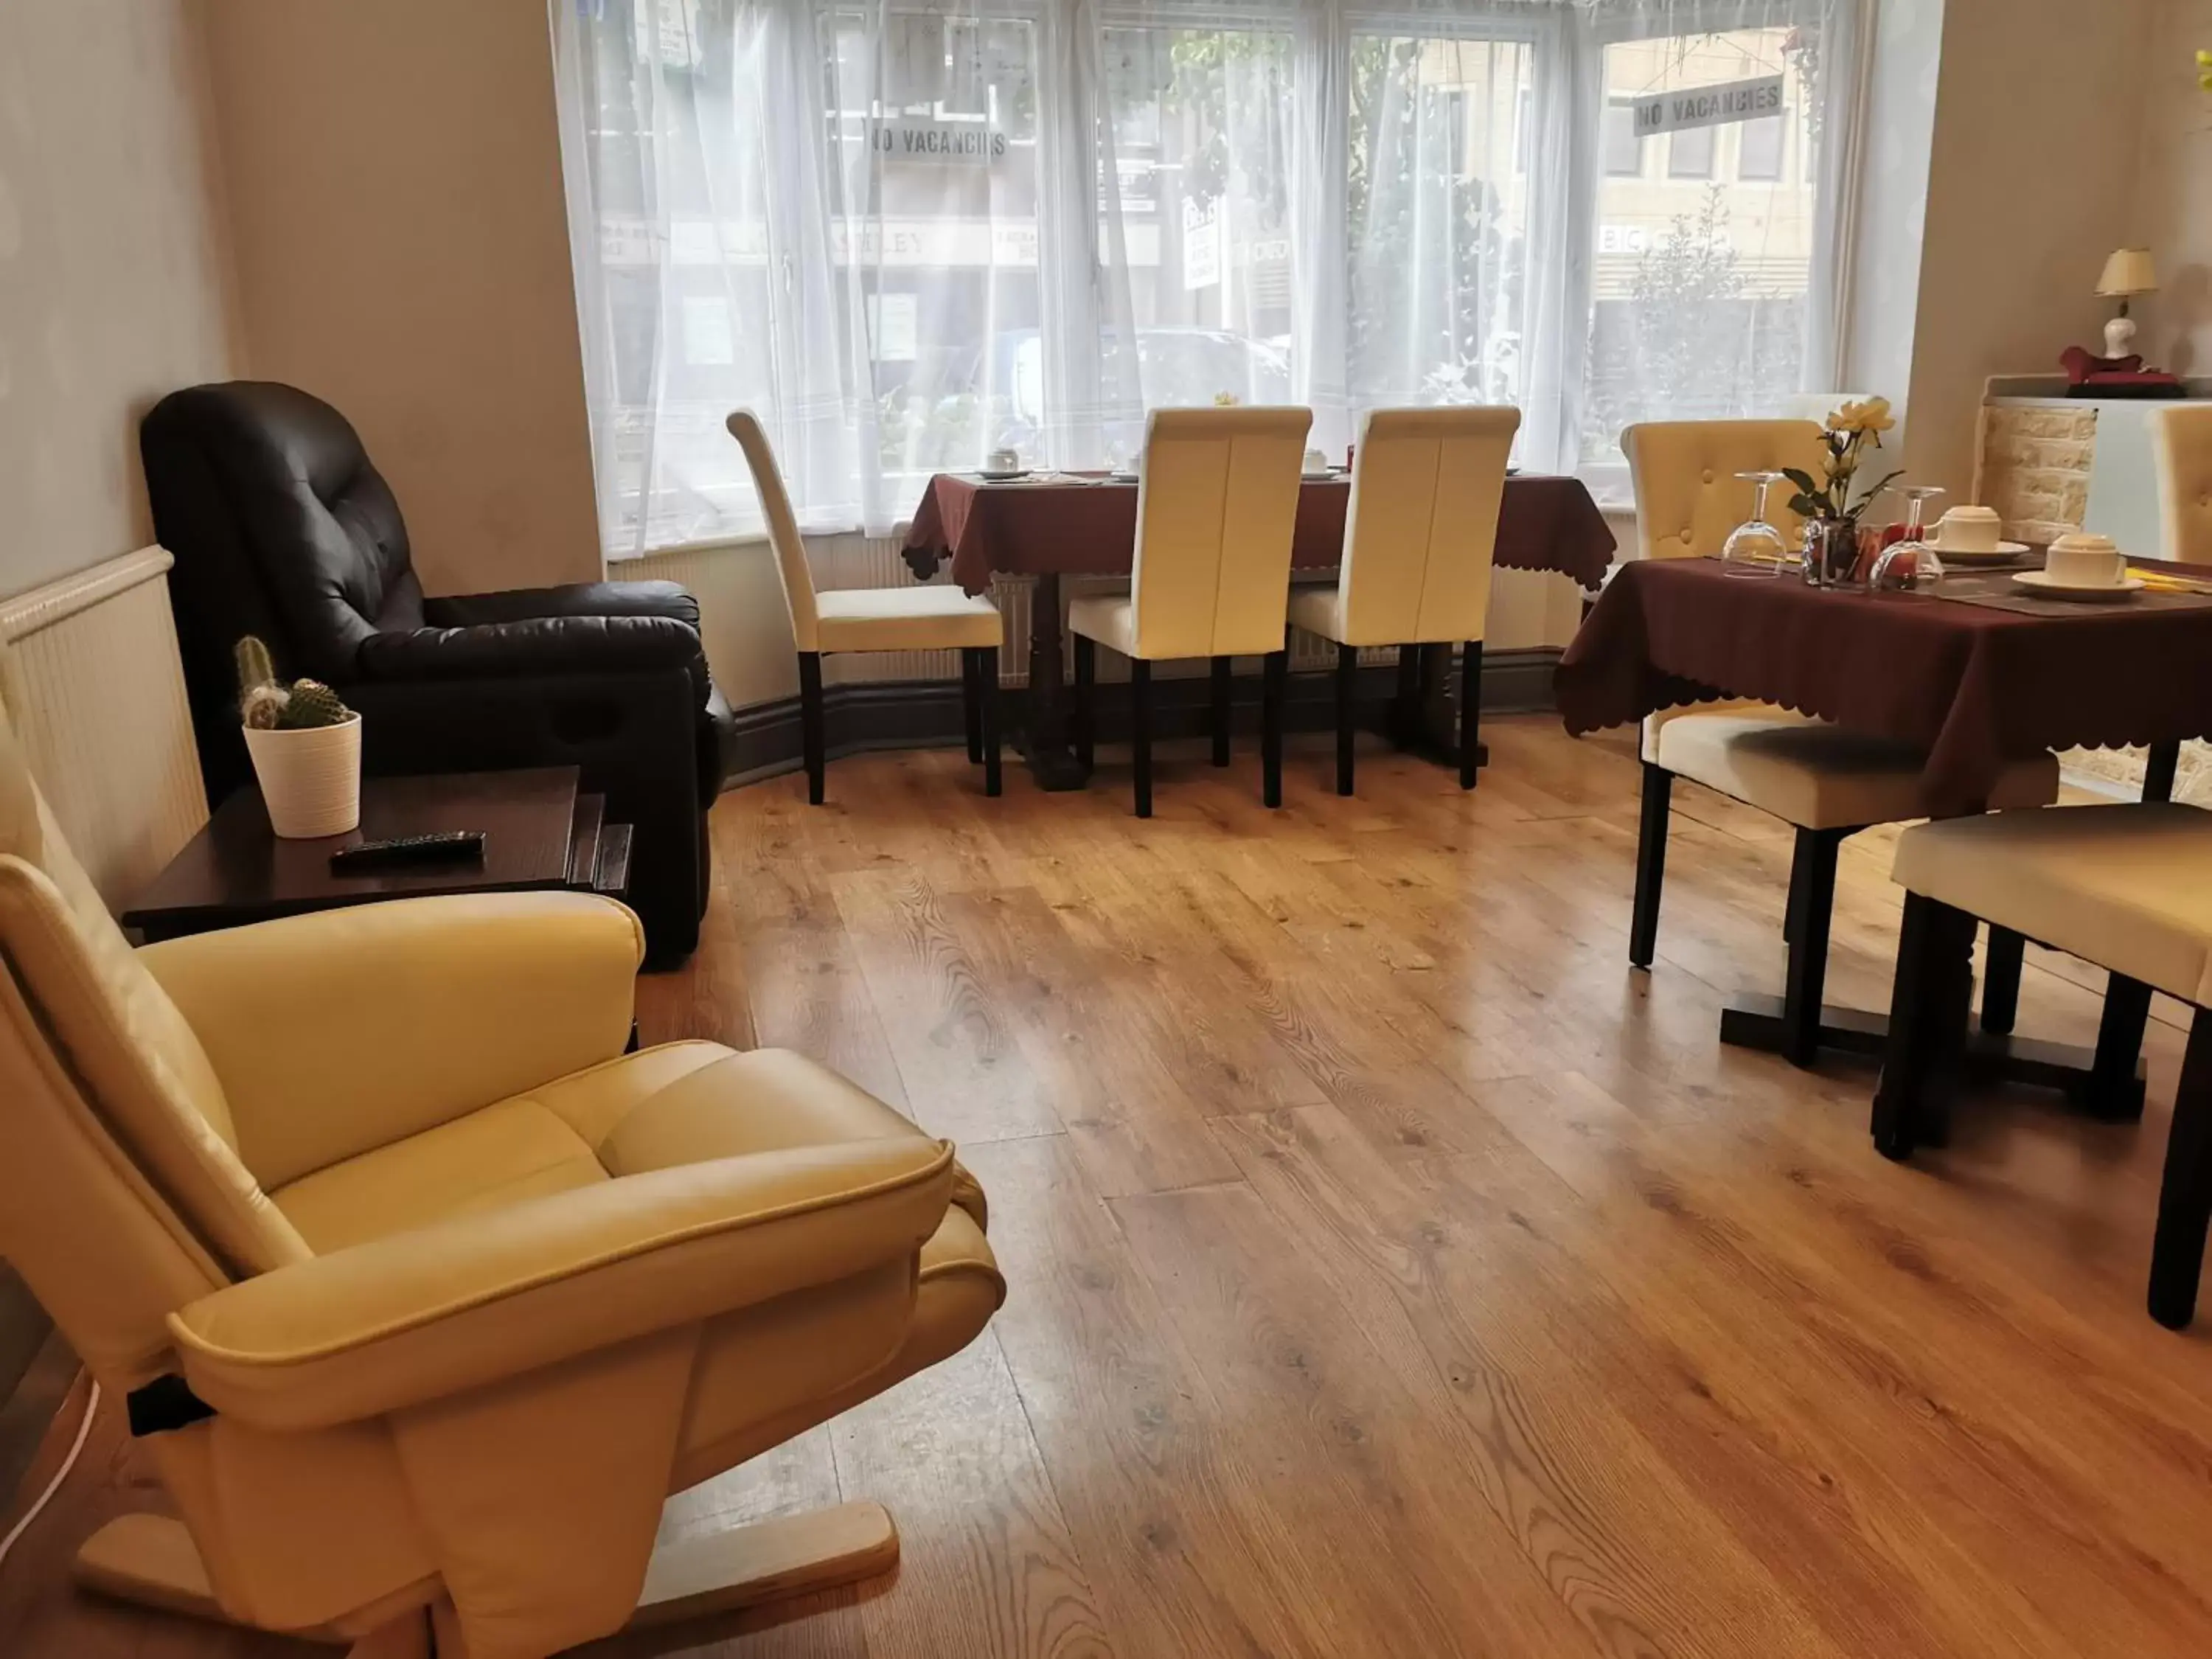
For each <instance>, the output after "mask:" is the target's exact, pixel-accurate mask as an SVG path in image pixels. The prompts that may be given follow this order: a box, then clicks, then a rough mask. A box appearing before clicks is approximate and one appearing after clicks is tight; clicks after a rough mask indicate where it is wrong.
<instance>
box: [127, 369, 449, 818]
mask: <svg viewBox="0 0 2212 1659" xmlns="http://www.w3.org/2000/svg"><path fill="white" fill-rule="evenodd" d="M138 451H139V455H140V458H141V459H142V460H143V463H144V465H145V468H146V494H147V498H148V500H149V502H150V504H151V505H152V507H153V509H154V533H155V537H156V538H158V539H159V540H160V542H161V545H162V546H163V547H166V548H167V549H168V550H169V551H170V552H171V553H172V554H173V555H174V556H175V559H176V562H175V564H174V565H173V566H172V567H171V568H170V571H169V599H170V603H171V605H172V607H173V609H174V611H175V612H176V618H177V643H178V647H179V651H180V653H181V654H182V657H183V659H184V666H185V686H186V690H188V692H189V693H190V696H191V707H192V723H193V727H194V730H195V731H196V732H197V736H198V740H199V749H200V768H201V770H202V772H203V773H204V775H205V777H206V780H207V794H208V799H210V800H211V801H213V800H221V799H222V798H223V797H224V796H225V795H227V794H228V793H230V792H231V790H232V789H234V788H235V787H237V786H238V785H239V784H240V783H242V782H244V781H246V778H247V777H248V776H249V775H250V772H251V769H250V767H249V765H248V763H247V761H246V745H245V743H244V741H243V739H241V738H240V736H239V727H238V720H237V718H236V713H235V710H236V705H237V702H238V686H237V671H236V670H235V669H234V667H233V665H232V656H231V653H232V650H233V648H234V647H235V646H236V645H237V643H238V641H239V639H240V636H241V635H246V634H256V635H259V636H260V637H261V638H262V639H263V640H264V641H266V642H267V644H268V647H269V650H270V655H271V656H272V657H273V658H275V659H276V670H277V671H278V672H279V673H281V674H284V675H287V676H289V675H295V674H311V675H313V676H314V678H317V679H319V680H326V681H329V682H330V683H331V684H334V685H343V684H345V683H346V682H347V681H349V680H350V679H353V678H356V669H355V659H356V654H357V653H358V652H359V650H360V647H361V642H362V641H363V640H365V639H367V638H368V636H369V635H372V634H375V633H379V632H381V631H384V630H387V629H412V628H420V627H421V626H422V586H421V584H420V583H419V582H417V581H416V577H415V569H414V562H413V557H412V555H411V554H410V550H409V548H408V543H407V526H406V522H405V520H403V519H402V518H401V517H400V515H399V503H398V501H396V500H395V499H393V496H392V490H391V489H390V487H389V486H387V485H386V483H385V482H384V478H383V476H382V475H381V474H380V473H379V472H378V471H377V470H376V468H375V467H374V465H371V464H370V461H369V459H368V452H367V451H366V450H365V449H363V448H362V442H361V437H360V435H359V434H357V433H356V432H355V431H354V429H353V428H352V427H351V426H350V425H349V424H348V423H347V421H346V418H345V416H343V415H341V414H339V413H338V412H337V410H335V409H332V408H331V406H330V405H329V404H326V403H325V402H323V401H322V400H321V399H320V398H313V397H310V396H309V395H308V394H307V393H306V392H301V391H300V390H298V389H297V388H296V387H293V386H280V385H276V384H275V383H274V382H269V381H252V380H237V381H232V382H229V383H228V384H225V385H221V386H192V387H190V388H188V389H187V390H185V391H183V392H171V393H170V394H169V395H168V396H167V397H166V398H162V399H161V402H159V403H158V404H155V405H154V407H153V410H151V411H150V412H149V414H148V415H147V416H146V418H145V420H144V421H143V422H141V424H140V426H139V428H138Z"/></svg>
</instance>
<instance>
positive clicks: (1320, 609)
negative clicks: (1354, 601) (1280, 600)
mask: <svg viewBox="0 0 2212 1659" xmlns="http://www.w3.org/2000/svg"><path fill="white" fill-rule="evenodd" d="M1290 618H1291V627H1293V628H1303V629H1305V630H1306V632H1307V633H1309V634H1318V635H1321V637H1322V638H1323V639H1325V640H1334V641H1336V642H1337V643H1338V644H1339V645H1354V644H1357V645H1397V644H1401V643H1403V641H1397V640H1347V639H1346V638H1345V626H1346V623H1345V619H1344V590H1343V589H1342V588H1340V587H1339V586H1336V585H1335V584H1334V582H1332V583H1331V584H1329V586H1327V587H1294V588H1292V589H1291V607H1290Z"/></svg>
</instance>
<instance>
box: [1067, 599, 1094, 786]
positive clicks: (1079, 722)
mask: <svg viewBox="0 0 2212 1659" xmlns="http://www.w3.org/2000/svg"><path fill="white" fill-rule="evenodd" d="M1073 643H1074V648H1075V706H1074V707H1073V708H1072V709H1070V710H1069V711H1068V712H1069V717H1070V718H1069V720H1068V724H1069V725H1070V726H1073V728H1074V730H1073V732H1070V733H1069V736H1071V737H1072V738H1073V739H1074V742H1075V763H1076V764H1077V765H1079V766H1080V767H1081V768H1082V769H1083V770H1084V772H1085V775H1088V774H1089V773H1090V771H1091V769H1092V767H1093V766H1095V765H1096V764H1097V726H1095V725H1094V724H1093V721H1094V720H1095V719H1096V716H1095V714H1094V713H1093V710H1092V707H1091V705H1092V700H1093V698H1094V696H1095V694H1096V693H1097V687H1098V647H1097V643H1096V642H1095V641H1091V640H1089V639H1086V638H1085V637H1084V636H1083V635H1080V634H1078V635H1075V637H1074V641H1073Z"/></svg>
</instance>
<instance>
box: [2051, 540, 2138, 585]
mask: <svg viewBox="0 0 2212 1659" xmlns="http://www.w3.org/2000/svg"><path fill="white" fill-rule="evenodd" d="M2043 571H2044V574H2045V575H2047V576H2049V577H2050V578H2051V580H2053V581H2055V582H2059V583H2063V585H2064V586H2068V587H2118V586H2119V585H2120V584H2121V583H2122V582H2124V581H2125V580H2127V575H2128V556H2127V555H2126V554H2124V553H2123V552H2121V551H2120V550H2119V548H2118V545H2117V544H2115V543H2114V542H2113V540H2112V538H2111V537H2110V536H2099V535H2093V534H2092V533H2090V532H2087V531H2080V530H2076V531H2071V532H2068V533H2067V534H2065V535H2063V536H2061V537H2060V538H2058V539H2057V541H2055V542H2053V543H2051V550H2050V552H2049V553H2048V554H2047V555H2046V556H2045V558H2044V561H2043Z"/></svg>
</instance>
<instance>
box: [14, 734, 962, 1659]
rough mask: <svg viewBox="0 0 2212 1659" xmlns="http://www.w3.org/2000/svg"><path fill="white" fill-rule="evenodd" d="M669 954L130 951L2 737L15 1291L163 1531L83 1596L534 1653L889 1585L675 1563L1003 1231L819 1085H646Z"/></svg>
mask: <svg viewBox="0 0 2212 1659" xmlns="http://www.w3.org/2000/svg"><path fill="white" fill-rule="evenodd" d="M640 955H641V931H640V928H639V926H638V921H637V919H636V917H635V916H634V915H631V914H630V913H629V910H627V909H626V908H623V906H621V905H618V904H617V903H615V902H612V901H611V900H609V899H605V898H599V897H596V896H591V895H587V894H578V893H501V894H485V895H477V896H468V897H455V898H422V899H406V900H399V901H396V902H385V903H377V904H364V905H360V906H357V907H355V908H348V909H341V910H332V911H326V912H324V913H322V914H319V915H305V916H295V917H291V918H289V919H286V920H283V921H270V922H264V923H261V924H259V925H257V926H253V927H236V928H232V929H228V930H227V931H223V932H218V933H203V934H199V935H197V936H196V937H193V938H189V939H175V940H172V941H169V942H167V943H164V944H160V945H148V946H146V947H144V948H143V949H140V950H133V949H132V948H131V945H129V944H127V943H126V942H125V939H124V937H123V934H122V933H121V932H120V931H118V928H117V927H116V926H115V924H114V922H113V921H111V920H110V919H109V917H108V914H107V912H106V909H105V908H103V907H102V905H101V903H100V897H99V895H98V894H97V893H96V892H94V890H93V888H92V885H91V884H90V882H89V881H88V880H87V878H86V877H85V874H84V872H83V870H82V868H81V867H80V866H78V865H77V863H76V860H75V859H73V858H72V857H71V856H70V850H69V848H68V847H67V846H66V845H65V844H64V841H63V839H62V837H61V836H60V834H59V832H58V829H56V827H55V824H54V821H53V819H52V816H51V815H50V814H49V813H48V812H47V811H46V806H45V804H44V802H43V801H42V800H41V799H40V797H39V792H38V789H37V787H36V786H35V784H34V783H33V781H32V779H31V776H30V774H29V772H28V771H27V769H26V768H25V766H24V763H23V761H22V757H21V751H20V750H18V748H17V747H16V745H15V741H14V739H13V738H12V736H11V735H10V734H9V732H8V729H7V726H6V724H5V721H4V720H0V1145H4V1146H5V1147H6V1149H7V1150H6V1153H5V1155H4V1156H0V1254H4V1255H5V1256H6V1258H7V1260H8V1261H9V1262H10V1263H11V1264H12V1265H13V1266H14V1267H15V1269H16V1271H17V1272H19V1273H21V1275H22V1277H23V1279H24V1280H25V1282H26V1283H27V1285H29V1286H30V1288H31V1291H33V1294H34V1295H35V1296H36V1297H38V1299H39V1301H40V1304H41V1305H42V1306H44V1308H45V1309H46V1311H47V1312H48V1313H49V1314H50V1315H51V1316H52V1318H53V1320H54V1322H55V1323H56V1324H57V1325H58V1327H59V1328H60V1329H61V1331H62V1334H64V1336H65V1337H66V1338H67V1339H68V1340H69V1343H70V1346H72V1347H73V1348H74V1349H75V1350H76V1352H77V1353H78V1354H79V1355H81V1356H82V1358H83V1362H84V1364H85V1365H86V1367H87V1369H88V1370H89V1371H90V1372H91V1374H92V1376H93V1377H94V1380H95V1381H96V1382H97V1383H99V1384H100V1387H101V1388H102V1389H104V1390H106V1392H107V1394H108V1395H110V1396H111V1397H112V1398H114V1399H116V1400H118V1401H123V1402H124V1403H125V1407H126V1413H127V1419H128V1422H129V1425H130V1429H131V1433H132V1434H133V1435H134V1436H135V1437H137V1438H138V1443H139V1446H140V1448H141V1449H142V1450H143V1452H144V1454H146V1455H147V1457H148V1458H149V1461H150V1463H151V1466H152V1468H153V1469H154V1471H155V1474H157V1475H158V1476H159V1478H160V1480H161V1484H162V1485H163V1486H165V1487H166V1488H167V1496H168V1498H169V1499H170V1501H171V1503H172V1504H173V1506H174V1516H175V1518H170V1517H169V1516H157V1515H152V1514H134V1515H125V1516H120V1517H118V1518H117V1519H114V1520H112V1521H109V1522H107V1523H106V1525H105V1526H103V1527H102V1528H100V1530H99V1531H98V1532H97V1533H95V1534H94V1535H93V1537H92V1538H91V1539H90V1540H89V1541H88V1542H87V1543H86V1544H85V1545H84V1546H83V1547H82V1550H81V1551H80V1553H79V1554H78V1556H77V1559H76V1576H77V1577H78V1579H79V1581H80V1582H81V1583H83V1584H85V1585H86V1586H87V1587H88V1588H91V1589H96V1590H99V1591H101V1592H103V1593H106V1594H108V1595H114V1596H118V1597H120V1598H122V1599H125V1600H128V1601H136V1602H140V1603H143V1604H145V1605H148V1606H150V1607H156V1608H159V1609H161V1610H163V1611H165V1612H169V1613H186V1614H192V1615H197V1616H199V1617H202V1618H206V1619H213V1620H223V1621H226V1622H228V1623H231V1624H234V1625H240V1626H251V1627H253V1628H256V1629H260V1630H269V1631H283V1632H295V1633H299V1634H302V1635H306V1636H307V1637H309V1638H311V1639H315V1640H320V1641H325V1642H334V1643H337V1644H340V1645H343V1644H347V1643H352V1644H355V1645H354V1647H353V1653H354V1654H355V1656H356V1659H428V1656H430V1655H431V1654H433V1653H435V1654H436V1655H437V1656H438V1659H545V1656H547V1655H550V1654H553V1653H556V1652H558V1651H562V1650H566V1649H568V1648H569V1647H572V1646H574V1645H575V1644H579V1643H581V1642H585V1641H587V1640H590V1639H592V1638H597V1637H600V1636H604V1635H607V1634H609V1633H611V1632H614V1631H616V1630H618V1629H621V1628H623V1626H626V1625H629V1624H633V1623H652V1622H659V1621H662V1620H670V1619H676V1618H684V1617H689V1616H691V1615H693V1614H695V1613H704V1612H710V1611H719V1610H721V1609H724V1608H727V1607H733V1606H739V1605H744V1604H745V1603H747V1602H750V1601H764V1600H769V1599H772V1598H774V1597H775V1596H778V1595H787V1594H792V1593H794V1592H796V1591H799V1590H802V1589H810V1588H820V1587H822V1586H824V1585H827V1584H832V1583H843V1582H847V1581H849V1580H852V1579H855V1578H859V1577H868V1576H871V1575H872V1574H874V1573H877V1572H880V1571H884V1570H885V1569H887V1568H888V1567H889V1566H890V1565H891V1564H892V1563H893V1562H894V1561H895V1560H896V1557H897V1534H896V1532H895V1531H894V1530H893V1529H892V1528H891V1525H890V1517H889V1516H886V1515H884V1512H883V1511H882V1510H880V1509H879V1508H877V1507H876V1506H874V1505H872V1504H847V1505H845V1506H843V1507H842V1508H840V1509H833V1510H824V1511H820V1512H817V1513H816V1514H814V1515H811V1516H797V1517H789V1518H785V1519H781V1520H776V1521H769V1522H761V1523H759V1524H758V1525H757V1526H753V1527H740V1528H734V1529H727V1530H723V1531H719V1532H714V1533H708V1534H704V1535H702V1536H697V1537H694V1538H692V1539H690V1541H683V1542H673V1543H671V1544H669V1545H667V1546H665V1547H659V1548H656V1547H655V1532H656V1528H657V1525H658V1522H659V1520H660V1516H661V1507H662V1501H663V1499H664V1498H665V1497H666V1496H667V1495H668V1494H669V1493H670V1492H675V1491H678V1490H681V1489H683V1488H685V1487H689V1486H695V1485H696V1484H698V1483H699V1482H701V1481H703V1480H708V1478H710V1477H712V1476H714V1475H716V1474H720V1473H722V1472H723V1471H724V1470H726V1469H729V1468H733V1467H734V1466H735V1465H737V1464H738V1463H740V1462H744V1461H745V1460H747V1459H750V1458H752V1457H754V1456H757V1455H759V1454H760V1453H762V1452H764V1451H766V1450H768V1449H770V1448H771V1447H774V1446H776V1445H778V1444H781V1443H782V1442H784V1441H787V1440H788V1439H790V1438H791V1437H793V1436H794V1435H798V1434H801V1433H803V1432H805V1431H806V1430H807V1429H808V1428H810V1427H811V1426H813V1425H816V1424H817V1423H821V1422H823V1421H825V1420H827V1419H829V1418H831V1417H833V1416H836V1414H837V1413H841V1412H843V1411H845V1410H847V1409H848V1407H852V1406H854V1405H855V1404H857V1403H858V1402H860V1401H863V1400H866V1399H867V1398H869V1397H870V1396H872V1395H875V1394H878V1393H879V1392H881V1391H882V1390H883V1389H887V1388H889V1387H890V1386H891V1384H893V1383H896V1382H898V1381H899V1380H900V1379H902V1378H903V1377H905V1376H909V1375H911V1374H912V1373H914V1372H915V1371H917V1370H921V1369H923V1368H924V1367H926V1366H928V1365H933V1364H936V1363H938V1362H939V1360H941V1359H944V1358H946V1357H947V1356H949V1355H951V1354H952V1353H954V1352H957V1351H958V1350H959V1349H960V1348H962V1347H963V1346H965V1345H966V1344H967V1343H968V1342H969V1341H970V1340H972V1339H973V1338H974V1337H975V1335H976V1334H978V1333H979V1332H981V1330H982V1328H983V1327H984V1325H985V1324H986V1323H987V1322H988V1321H989V1319H990V1317H991V1316H992V1314H993V1312H994V1310H996V1309H997V1307H998V1305H999V1303H1000V1299H1001V1298H1002V1297H1003V1296H1004V1293H1005V1285H1004V1283H1003V1281H1002V1280H1001V1279H1000V1275H999V1271H998V1268H997V1266H996V1264H995V1263H994V1261H993V1259H992V1255H991V1249H990V1246H989V1245H988V1244H987V1243H986V1242H985V1239H984V1235H983V1225H984V1215H985V1211H984V1201H983V1195H982V1193H981V1189H980V1188H977V1186H976V1185H975V1182H974V1181H973V1180H972V1179H970V1178H969V1176H967V1175H966V1174H965V1172H964V1171H963V1170H962V1169H961V1168H960V1166H959V1165H958V1164H957V1163H956V1162H955V1161H954V1159H953V1155H952V1148H951V1146H950V1145H948V1144H947V1143H945V1142H944V1141H941V1140H938V1139H933V1138H932V1137H931V1136H929V1135H927V1134H925V1133H922V1132H921V1130H920V1129H918V1128H917V1127H915V1125H914V1124H913V1123H911V1122H909V1121H908V1120H907V1119H906V1118H904V1117H903V1116H902V1115H900V1114H898V1113H897V1112H896V1111H894V1110H892V1109H890V1107H888V1106H886V1105H884V1103H881V1102H880V1101H878V1100H876V1099H874V1098H873V1097H871V1096H869V1095H867V1094H866V1093H864V1092H862V1091H860V1090H859V1089H857V1088H855V1087H854V1085H851V1084H850V1083H848V1082H847V1081H845V1079H842V1078H841V1077H839V1076H837V1075H836V1073H832V1072H830V1071H829V1070H827V1069H825V1068H824V1067H823V1066H817V1065H816V1064H815V1063H813V1062H812V1061H811V1060H805V1059H802V1058H801V1057H799V1055H797V1054H788V1053H781V1052H778V1051H775V1050H765V1049H764V1050H759V1051H756V1052H753V1053H750V1054H738V1053H734V1052H732V1050H730V1049H728V1048H723V1047H722V1046H721V1045H720V1044H719V1043H714V1042H676V1043H668V1044H665V1045H661V1046H658V1047H654V1048H646V1049H643V1050H641V1051H639V1052H635V1053H629V1054H626V1053H624V1052H623V1049H624V1044H625V1041H626V1039H627V1037H628V1036H629V1030H630V1018H631V1011H632V1006H633V1002H634V992H635V976H636V972H637V967H638V962H639V958H640ZM146 1645H148V1646H149V1647H151V1646H153V1645H155V1644H154V1642H153V1641H152V1640H151V1638H149V1640H148V1642H147V1644H146ZM161 1645H163V1646H164V1647H166V1646H167V1644H161ZM225 1650H226V1651H228V1650H229V1649H228V1648H226V1649H225Z"/></svg>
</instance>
